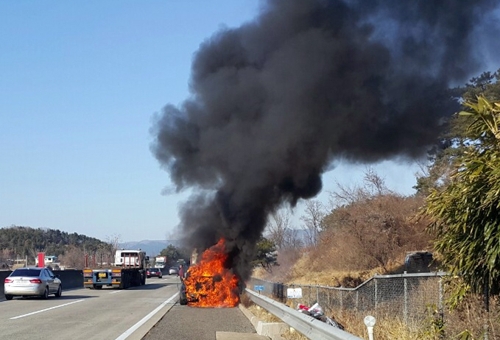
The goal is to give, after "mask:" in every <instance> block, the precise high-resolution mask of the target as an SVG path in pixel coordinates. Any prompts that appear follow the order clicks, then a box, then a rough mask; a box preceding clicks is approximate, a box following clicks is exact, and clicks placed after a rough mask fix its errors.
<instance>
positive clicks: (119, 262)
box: [83, 249, 149, 289]
mask: <svg viewBox="0 0 500 340" xmlns="http://www.w3.org/2000/svg"><path fill="white" fill-rule="evenodd" d="M87 260H88V258H86V260H85V262H88V261H87ZM148 261H149V256H146V252H144V251H142V250H140V249H139V250H129V249H119V250H117V251H116V253H115V263H114V264H111V265H106V266H102V265H98V266H95V265H94V266H92V267H91V266H89V264H88V263H85V268H84V269H83V286H84V287H87V288H93V289H102V287H104V286H108V287H114V288H120V289H126V288H129V287H137V286H142V285H145V284H146V267H147V264H146V263H147V262H148Z"/></svg>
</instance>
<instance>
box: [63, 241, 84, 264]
mask: <svg viewBox="0 0 500 340" xmlns="http://www.w3.org/2000/svg"><path fill="white" fill-rule="evenodd" d="M59 261H60V263H61V265H62V266H64V267H68V268H75V269H83V267H84V266H85V253H84V251H83V250H82V249H80V248H78V247H76V246H69V247H68V249H67V250H66V251H65V252H64V255H61V256H59Z"/></svg>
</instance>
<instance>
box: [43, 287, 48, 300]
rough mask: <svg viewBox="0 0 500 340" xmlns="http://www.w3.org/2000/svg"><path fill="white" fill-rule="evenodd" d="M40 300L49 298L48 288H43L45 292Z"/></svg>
mask: <svg viewBox="0 0 500 340" xmlns="http://www.w3.org/2000/svg"><path fill="white" fill-rule="evenodd" d="M42 298H43V299H48V298H49V288H48V287H45V291H44V292H43V295H42Z"/></svg>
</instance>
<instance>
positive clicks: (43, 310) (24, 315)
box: [10, 299, 84, 320]
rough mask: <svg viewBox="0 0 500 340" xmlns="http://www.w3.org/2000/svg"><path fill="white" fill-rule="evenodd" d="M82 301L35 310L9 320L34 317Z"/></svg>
mask: <svg viewBox="0 0 500 340" xmlns="http://www.w3.org/2000/svg"><path fill="white" fill-rule="evenodd" d="M82 301H84V300H83V299H82V300H76V301H73V302H68V303H65V304H62V305H58V306H54V307H50V308H45V309H42V310H37V311H36V312H31V313H28V314H23V315H18V316H14V317H12V318H10V320H15V319H20V318H24V317H26V316H30V315H34V314H38V313H43V312H46V311H48V310H52V309H56V308H61V307H65V306H69V305H72V304H74V303H78V302H82Z"/></svg>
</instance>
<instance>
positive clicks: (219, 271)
mask: <svg viewBox="0 0 500 340" xmlns="http://www.w3.org/2000/svg"><path fill="white" fill-rule="evenodd" d="M227 259H228V254H227V253H226V252H225V241H224V239H221V240H219V242H218V243H217V244H216V245H214V246H213V247H211V248H209V249H207V250H206V251H205V252H203V254H202V257H201V260H200V261H199V263H197V264H195V265H193V266H191V267H189V269H188V271H187V274H186V278H185V279H184V280H183V282H182V286H181V293H180V295H181V297H180V303H181V304H183V305H185V304H187V305H189V306H193V307H235V306H237V305H238V303H239V302H240V298H239V280H238V277H237V276H236V275H235V274H234V273H233V272H232V270H231V269H230V268H227V267H226V266H225V265H226V263H227Z"/></svg>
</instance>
